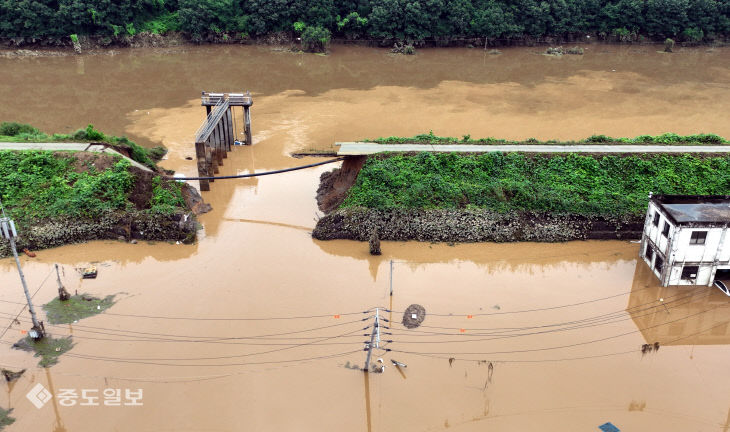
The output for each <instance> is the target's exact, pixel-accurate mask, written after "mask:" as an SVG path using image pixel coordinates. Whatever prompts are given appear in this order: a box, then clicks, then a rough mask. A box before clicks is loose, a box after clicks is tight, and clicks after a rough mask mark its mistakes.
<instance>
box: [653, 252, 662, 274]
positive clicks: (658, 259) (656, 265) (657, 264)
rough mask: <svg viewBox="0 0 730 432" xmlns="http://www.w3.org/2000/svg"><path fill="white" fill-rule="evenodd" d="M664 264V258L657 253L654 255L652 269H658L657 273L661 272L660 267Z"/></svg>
mask: <svg viewBox="0 0 730 432" xmlns="http://www.w3.org/2000/svg"><path fill="white" fill-rule="evenodd" d="M663 266H664V260H663V259H662V257H660V256H659V255H657V256H656V260H655V261H654V270H656V271H658V272H659V273H661V272H662V267H663Z"/></svg>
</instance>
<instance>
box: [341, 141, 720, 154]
mask: <svg viewBox="0 0 730 432" xmlns="http://www.w3.org/2000/svg"><path fill="white" fill-rule="evenodd" d="M335 145H336V146H339V147H340V150H339V151H338V152H337V155H338V156H356V155H370V154H375V153H382V152H424V151H427V152H447V153H448V152H459V153H488V152H495V151H500V152H524V153H728V152H730V145H728V146H722V145H716V146H671V145H628V144H627V145H469V144H375V143H367V142H340V143H335Z"/></svg>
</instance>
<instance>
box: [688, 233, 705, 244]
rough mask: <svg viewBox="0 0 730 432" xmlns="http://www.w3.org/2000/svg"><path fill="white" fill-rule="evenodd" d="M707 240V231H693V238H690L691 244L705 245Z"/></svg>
mask: <svg viewBox="0 0 730 432" xmlns="http://www.w3.org/2000/svg"><path fill="white" fill-rule="evenodd" d="M705 240H707V231H693V232H692V236H691V237H690V238H689V244H698V245H703V244H705Z"/></svg>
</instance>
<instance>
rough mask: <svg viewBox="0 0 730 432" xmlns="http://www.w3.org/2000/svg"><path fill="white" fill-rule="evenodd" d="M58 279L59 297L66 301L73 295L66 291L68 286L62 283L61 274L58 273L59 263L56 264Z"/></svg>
mask: <svg viewBox="0 0 730 432" xmlns="http://www.w3.org/2000/svg"><path fill="white" fill-rule="evenodd" d="M56 280H57V281H58V299H59V300H61V301H66V300H68V299H69V298H71V295H70V294H69V293H68V291H66V287H64V286H63V284H62V283H61V274H60V273H58V264H56Z"/></svg>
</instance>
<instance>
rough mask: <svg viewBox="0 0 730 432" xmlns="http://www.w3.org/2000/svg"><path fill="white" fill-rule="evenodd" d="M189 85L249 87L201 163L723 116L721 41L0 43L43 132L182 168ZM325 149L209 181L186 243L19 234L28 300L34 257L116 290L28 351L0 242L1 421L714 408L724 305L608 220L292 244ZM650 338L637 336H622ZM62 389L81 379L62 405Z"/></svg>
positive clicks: (44, 290) (239, 426) (646, 417)
mask: <svg viewBox="0 0 730 432" xmlns="http://www.w3.org/2000/svg"><path fill="white" fill-rule="evenodd" d="M202 90H206V91H241V90H250V91H251V92H252V94H253V97H254V106H253V108H252V129H253V134H254V135H253V140H254V145H253V146H251V147H237V148H234V151H233V152H232V153H230V154H229V157H228V159H226V160H225V161H224V166H223V167H222V168H221V174H233V173H248V172H253V171H263V170H270V169H277V168H284V167H290V166H295V165H300V164H303V163H305V161H307V159H305V160H304V161H303V160H297V159H293V158H291V157H290V156H289V153H291V152H293V151H297V150H311V149H332V148H333V143H334V142H335V141H354V140H359V139H363V138H374V137H379V136H389V135H399V136H404V135H413V134H417V133H424V132H428V131H429V130H432V131H433V132H434V133H435V134H437V135H445V136H461V135H465V134H469V135H471V136H472V137H474V138H477V137H484V136H493V137H499V138H508V139H525V138H529V137H534V138H538V139H563V140H570V139H580V138H585V137H587V136H589V135H591V134H606V135H612V136H636V135H641V134H659V133H664V132H676V133H680V134H693V133H701V132H706V133H716V134H719V135H722V136H725V137H730V121H728V120H729V116H728V112H730V49H727V48H714V49H707V48H699V49H681V50H679V51H678V52H676V53H674V54H664V53H659V52H657V51H656V47H655V46H640V47H631V46H626V47H620V46H602V45H590V46H588V47H586V51H585V55H583V56H564V57H562V58H554V57H548V56H544V55H540V54H539V50H538V49H537V48H516V49H504V50H503V51H502V54H500V55H490V54H485V52H484V51H481V50H477V49H474V50H469V49H424V50H419V52H418V54H417V55H415V56H396V55H391V54H388V53H387V51H386V50H380V49H370V48H358V47H346V46H334V47H333V48H332V53H331V55H328V56H318V55H305V54H292V53H288V52H283V51H278V50H276V49H273V48H271V47H243V46H241V47H239V46H230V47H229V46H215V47H209V46H204V47H183V48H174V49H163V50H151V49H150V50H146V49H138V50H117V51H113V52H109V53H106V54H99V55H83V56H63V57H50V56H49V57H30V58H0V95H2V96H3V98H4V101H5V103H4V104H2V105H1V106H0V119H2V120H15V121H21V122H28V123H32V124H34V125H36V126H38V127H39V128H41V129H42V130H45V131H49V132H69V131H71V130H74V129H76V128H79V127H83V126H84V125H85V124H87V123H93V124H94V125H95V126H96V127H97V128H99V129H100V130H103V131H105V132H106V133H110V134H116V135H127V136H129V137H130V138H131V139H133V140H135V141H137V142H138V143H140V144H143V145H146V146H152V145H158V144H164V145H165V146H167V147H168V148H169V149H170V153H169V155H168V158H167V159H166V160H165V161H164V162H163V163H162V165H163V166H164V167H166V168H170V169H174V170H176V171H178V172H181V173H184V174H195V173H196V169H195V163H194V161H189V160H186V157H189V156H194V148H193V145H192V137H193V135H194V133H195V131H196V129H197V128H198V126H199V125H200V123H201V121H202V120H203V118H204V109H203V108H201V107H200V105H199V104H200V102H199V94H200V91H202ZM237 115H238V116H239V124H240V111H237ZM308 160H316V159H308ZM331 168H332V166H323V167H318V168H316V169H311V170H304V171H297V172H293V173H288V174H282V175H277V176H266V177H261V178H259V179H247V180H236V181H217V182H215V183H212V184H211V191H210V192H205V193H203V197H204V199H205V200H206V201H207V202H209V203H210V204H212V206H213V211H212V212H210V213H208V214H206V215H204V216H202V217H201V218H200V221H201V223H202V225H203V227H204V229H203V231H201V232H200V234H201V235H200V240H199V242H198V243H197V244H195V245H189V246H188V245H177V244H168V243H164V242H160V243H157V244H151V243H145V242H142V243H139V244H136V245H132V244H125V243H121V242H114V241H106V242H92V243H88V244H82V245H71V246H66V247H61V248H56V249H51V250H45V251H39V252H38V256H37V257H36V258H27V257H25V256H24V257H22V262H23V266H24V270H25V272H26V276H27V279H28V282H29V286H30V289H31V291H32V292H34V293H35V294H34V300H35V303H36V305H41V304H43V303H46V302H48V301H49V300H51V299H52V298H53V297H54V295H55V294H56V285H55V280H54V277H55V276H54V275H53V274H52V268H53V264H54V263H58V264H60V265H61V267H62V269H63V275H62V280H63V283H64V284H65V285H66V287H67V289H68V290H69V291H71V292H78V293H89V294H92V295H96V296H105V295H109V294H115V295H116V296H117V297H116V298H117V303H116V304H115V305H114V306H113V307H112V308H111V309H109V310H108V311H107V313H105V314H102V315H98V316H95V317H91V318H87V319H84V320H82V321H81V322H79V323H75V324H72V325H63V326H49V327H48V329H49V330H50V332H51V333H52V334H53V335H55V336H63V335H67V334H73V336H74V341H75V343H76V345H75V346H74V348H73V349H72V350H71V351H70V352H69V353H67V354H65V355H64V356H62V357H61V361H60V363H59V364H58V365H56V366H54V367H52V368H51V369H47V370H44V369H39V368H37V367H36V363H37V359H34V358H33V357H32V356H31V355H30V354H28V353H25V352H22V351H17V350H11V349H10V348H9V344H10V343H13V342H15V341H17V340H18V339H20V338H21V337H22V333H21V331H22V330H26V329H27V328H28V327H29V324H28V321H29V316H28V313H27V311H23V306H22V302H23V301H24V298H23V294H22V289H21V287H20V284H19V280H18V276H17V273H16V272H15V269H14V263H13V262H12V261H11V260H8V259H5V260H0V269H1V271H0V324H1V325H0V331H4V333H3V336H2V337H1V338H0V342H2V345H0V365H2V366H3V367H10V368H12V369H19V368H27V369H28V371H27V372H26V373H25V375H24V376H23V377H22V378H21V379H20V380H19V381H17V382H16V383H14V384H12V385H6V386H5V391H3V392H2V393H1V394H0V406H1V407H11V408H13V409H14V411H13V413H12V415H13V416H14V417H15V418H16V419H17V421H16V423H15V424H14V425H12V426H11V427H9V428H8V430H9V431H34V432H35V431H41V432H45V431H49V432H50V431H69V432H82V431H216V432H217V431H240V430H251V431H330V430H347V431H367V432H371V431H396V430H397V431H440V430H445V429H449V430H454V431H483V430H495V431H527V430H540V431H556V432H557V431H578V430H598V429H597V427H598V426H599V425H601V424H604V423H606V422H609V421H610V422H612V423H614V424H615V425H616V426H618V427H619V428H620V429H621V430H625V431H654V430H656V431H660V430H661V431H683V432H684V431H689V430H691V431H727V430H728V428H730V393H728V390H727V389H728V388H730V368H729V367H728V360H727V359H728V358H730V347H728V344H730V329H729V328H728V321H729V320H730V310H729V309H728V305H729V302H728V298H727V297H725V296H724V295H723V294H722V293H720V291H719V290H716V289H708V288H706V287H699V288H696V289H690V288H676V287H670V288H661V287H658V286H657V283H656V278H654V277H653V276H652V275H651V274H650V272H649V271H648V270H647V269H646V267H645V264H644V263H643V261H639V260H637V255H638V245H637V244H634V243H630V242H623V241H604V242H596V241H585V242H570V243H564V244H531V243H517V244H466V245H465V244H460V245H447V244H428V243H416V242H410V243H398V242H383V245H382V249H383V255H382V256H379V257H371V256H370V255H368V253H367V245H366V244H363V243H358V242H352V241H330V242H319V241H314V240H312V238H311V236H310V231H311V230H312V228H313V227H314V225H315V223H316V220H317V218H318V217H320V216H321V213H319V212H318V210H317V207H316V203H315V200H314V195H315V192H316V189H317V186H318V180H319V176H320V174H321V173H323V172H325V171H327V170H329V169H331ZM391 261H393V264H392V269H393V271H392V278H391V264H390V263H391ZM89 262H97V263H98V264H97V266H98V268H99V276H98V278H97V279H95V280H82V279H81V278H80V277H79V274H78V273H77V272H76V271H75V268H78V267H82V266H84V265H86V264H88V263H89ZM391 280H392V287H393V288H392V290H393V294H392V296H391V295H389V293H390V287H391ZM411 304H420V305H423V306H424V307H425V309H426V312H427V317H426V320H425V321H424V322H423V325H422V326H421V327H419V328H417V329H413V330H408V329H406V328H404V327H403V326H402V325H401V324H400V322H401V319H402V317H403V311H404V310H405V308H406V307H408V306H409V305H411ZM38 307H39V306H38ZM39 308H40V307H39ZM375 308H382V309H378V310H377V312H376V309H375ZM389 310H392V311H394V312H388V311H389ZM376 313H377V315H378V316H379V317H380V318H383V319H384V320H389V322H388V321H382V324H383V326H384V327H382V328H381V343H380V345H379V347H380V349H377V350H375V351H374V356H373V358H374V359H377V358H382V359H383V360H384V362H385V365H386V368H385V370H384V373H382V374H369V375H368V374H364V373H363V372H361V371H359V370H357V368H358V367H360V368H361V367H362V366H363V365H364V362H365V355H366V353H365V351H363V348H364V345H365V341H366V340H369V338H370V334H371V332H372V330H373V327H372V325H373V322H374V319H375V318H374V316H375V315H376ZM17 314H20V315H19V322H20V324H17V323H13V319H12V317H15V316H16V315H17ZM278 318H287V319H278ZM366 327H367V328H366ZM388 327H390V328H388ZM6 328H8V330H7V331H5V329H6ZM654 342H659V344H660V349H659V350H658V351H652V352H647V353H642V352H641V346H642V345H643V344H646V343H650V344H653V343H654ZM386 349H390V350H391V351H386ZM391 359H395V360H397V361H399V362H402V363H404V364H406V365H407V367H401V368H397V367H395V366H393V364H392V363H391ZM37 383H41V384H42V385H44V386H45V387H46V388H49V389H51V390H52V392H53V393H54V394H55V395H56V396H58V394H59V392H60V390H61V389H65V390H69V389H70V390H74V391H75V392H76V394H77V395H78V396H79V398H78V399H77V404H76V406H72V407H67V406H63V405H62V404H61V403H60V402H61V399H60V398H59V397H54V398H53V399H51V401H50V402H48V403H47V404H46V405H45V406H44V407H42V408H40V409H38V408H36V407H34V406H33V405H32V404H31V403H30V402H29V401H28V400H27V399H26V397H25V394H26V393H27V392H28V391H29V390H30V389H31V388H33V386H35V385H36V384H37ZM104 389H120V390H121V391H122V395H123V396H124V391H125V390H135V391H136V389H143V399H142V401H141V402H142V406H103V403H104V396H103V393H102V392H103V390H104ZM84 390H86V391H87V395H92V396H95V397H97V398H99V399H96V400H94V399H89V400H86V403H88V404H90V405H91V406H80V405H79V404H80V403H81V402H84V400H83V399H82V398H81V397H80V396H81V393H82V391H84ZM123 399H124V398H123ZM93 405H100V406H93Z"/></svg>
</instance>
